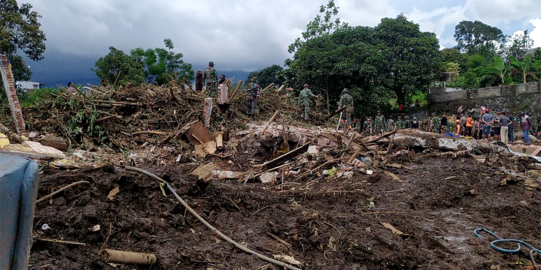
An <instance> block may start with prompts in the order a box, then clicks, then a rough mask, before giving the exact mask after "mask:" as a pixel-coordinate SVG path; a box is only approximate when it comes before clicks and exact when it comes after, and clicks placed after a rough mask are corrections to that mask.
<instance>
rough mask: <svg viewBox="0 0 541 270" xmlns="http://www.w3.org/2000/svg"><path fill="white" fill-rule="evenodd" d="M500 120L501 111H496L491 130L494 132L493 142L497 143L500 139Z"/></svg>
mask: <svg viewBox="0 0 541 270" xmlns="http://www.w3.org/2000/svg"><path fill="white" fill-rule="evenodd" d="M500 118H502V115H501V110H500V109H496V115H495V116H494V125H493V126H492V129H493V130H494V141H497V142H499V141H500V139H501V136H500V134H501V127H502V125H501V124H500Z"/></svg>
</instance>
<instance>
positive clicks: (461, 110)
mask: <svg viewBox="0 0 541 270" xmlns="http://www.w3.org/2000/svg"><path fill="white" fill-rule="evenodd" d="M463 111H464V105H460V107H458V109H457V110H456V115H457V116H458V115H462V112H463Z"/></svg>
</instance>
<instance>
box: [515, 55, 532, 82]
mask: <svg viewBox="0 0 541 270" xmlns="http://www.w3.org/2000/svg"><path fill="white" fill-rule="evenodd" d="M509 60H511V66H513V72H516V73H520V74H521V75H522V81H523V83H527V77H528V75H530V76H531V77H533V78H534V79H535V80H537V77H536V76H535V73H533V72H532V71H531V69H532V68H534V67H535V66H538V65H539V62H537V61H535V59H534V57H533V55H531V54H529V55H527V56H526V58H524V61H522V62H521V61H519V60H518V59H516V58H515V57H513V56H511V55H509Z"/></svg>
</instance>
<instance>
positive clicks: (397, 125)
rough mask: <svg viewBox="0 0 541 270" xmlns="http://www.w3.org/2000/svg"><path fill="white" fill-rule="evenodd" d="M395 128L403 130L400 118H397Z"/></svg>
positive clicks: (402, 122)
mask: <svg viewBox="0 0 541 270" xmlns="http://www.w3.org/2000/svg"><path fill="white" fill-rule="evenodd" d="M396 128H397V129H403V128H404V121H402V116H398V120H397V121H396Z"/></svg>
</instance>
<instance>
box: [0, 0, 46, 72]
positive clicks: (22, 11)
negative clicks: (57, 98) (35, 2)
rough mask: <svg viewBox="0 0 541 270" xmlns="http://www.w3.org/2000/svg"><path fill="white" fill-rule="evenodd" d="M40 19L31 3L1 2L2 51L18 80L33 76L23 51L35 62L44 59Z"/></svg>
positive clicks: (0, 37)
mask: <svg viewBox="0 0 541 270" xmlns="http://www.w3.org/2000/svg"><path fill="white" fill-rule="evenodd" d="M39 18H41V16H40V15H39V13H37V12H36V11H32V5H31V4H22V5H21V6H20V7H19V6H18V4H17V1H16V0H2V1H0V53H5V54H6V55H7V56H8V57H9V60H10V63H11V65H12V71H13V76H14V78H15V79H16V80H17V81H28V80H30V78H31V77H32V72H31V71H30V68H29V67H28V66H27V65H26V64H25V62H24V60H23V58H22V57H21V56H20V54H19V53H20V51H21V52H22V53H23V54H24V55H26V56H27V57H28V58H29V59H31V60H33V61H39V60H43V53H44V52H45V40H46V38H45V34H44V33H43V31H42V30H41V29H40V26H41V24H40V23H39ZM18 50H20V51H18Z"/></svg>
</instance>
